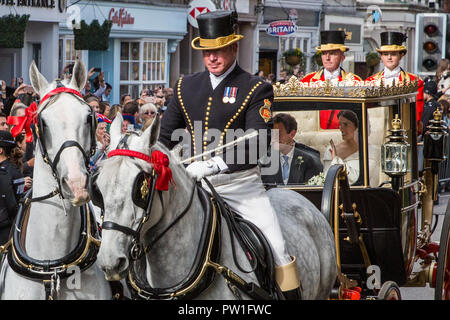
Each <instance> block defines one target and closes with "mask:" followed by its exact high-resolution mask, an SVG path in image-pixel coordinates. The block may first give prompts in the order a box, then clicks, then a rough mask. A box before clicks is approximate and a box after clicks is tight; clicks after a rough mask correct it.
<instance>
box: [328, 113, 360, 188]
mask: <svg viewBox="0 0 450 320" xmlns="http://www.w3.org/2000/svg"><path fill="white" fill-rule="evenodd" d="M337 118H338V120H339V130H340V131H341V135H342V142H341V143H339V144H338V145H335V144H334V142H333V140H330V147H329V148H328V149H327V150H326V151H325V153H324V156H323V167H324V171H325V173H326V172H327V171H328V168H330V166H332V165H334V164H345V166H346V168H347V175H348V182H349V183H350V184H353V183H355V182H356V181H357V180H358V177H359V152H358V151H359V148H358V141H357V139H358V138H357V132H358V130H357V129H358V117H357V116H356V114H355V113H354V112H353V111H350V110H342V111H340V112H339V113H338V115H337Z"/></svg>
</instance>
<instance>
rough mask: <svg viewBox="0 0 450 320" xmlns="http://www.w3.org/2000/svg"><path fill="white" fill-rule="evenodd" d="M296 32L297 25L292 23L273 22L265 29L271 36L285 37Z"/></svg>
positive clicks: (286, 21)
mask: <svg viewBox="0 0 450 320" xmlns="http://www.w3.org/2000/svg"><path fill="white" fill-rule="evenodd" d="M295 31H297V25H295V24H294V22H292V21H288V20H282V21H273V22H271V23H270V24H269V26H268V27H267V28H266V32H267V33H268V34H270V35H271V36H287V35H289V34H292V33H294V32H295Z"/></svg>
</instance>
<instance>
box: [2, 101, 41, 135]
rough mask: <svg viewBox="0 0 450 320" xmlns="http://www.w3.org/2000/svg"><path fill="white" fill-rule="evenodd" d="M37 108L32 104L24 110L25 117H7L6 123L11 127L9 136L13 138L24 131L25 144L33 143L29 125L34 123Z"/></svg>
mask: <svg viewBox="0 0 450 320" xmlns="http://www.w3.org/2000/svg"><path fill="white" fill-rule="evenodd" d="M36 115H37V106H36V103H35V102H33V103H32V104H31V105H30V106H29V107H28V108H26V109H25V116H23V117H17V116H9V117H8V118H7V119H6V123H7V124H9V125H12V126H13V128H12V129H11V134H12V135H13V137H14V138H15V137H17V136H18V135H19V134H21V133H22V132H23V130H24V129H25V134H26V140H27V142H32V141H33V132H32V131H31V124H32V123H36Z"/></svg>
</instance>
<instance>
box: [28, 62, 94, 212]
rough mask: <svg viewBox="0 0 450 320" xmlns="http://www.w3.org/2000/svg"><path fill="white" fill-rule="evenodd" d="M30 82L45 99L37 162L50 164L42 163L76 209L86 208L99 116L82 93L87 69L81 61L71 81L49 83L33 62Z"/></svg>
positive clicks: (41, 106)
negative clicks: (90, 162)
mask: <svg viewBox="0 0 450 320" xmlns="http://www.w3.org/2000/svg"><path fill="white" fill-rule="evenodd" d="M30 79H31V84H32V86H33V88H34V90H35V91H36V92H37V93H38V94H39V96H40V97H41V103H40V104H39V107H38V109H37V124H36V126H37V130H36V131H37V136H38V141H37V145H38V147H37V150H39V151H40V152H39V151H37V154H38V155H37V157H36V161H39V163H38V165H39V164H41V165H42V166H43V167H44V166H46V165H45V164H43V162H41V161H42V160H43V161H45V162H46V163H47V164H48V165H49V166H47V168H48V167H50V169H51V171H50V172H51V174H52V175H53V176H54V177H55V179H56V180H57V183H58V187H59V192H60V193H61V195H62V196H63V197H64V198H65V199H68V200H70V202H71V203H72V205H74V206H80V205H83V204H85V203H87V202H88V201H89V194H88V191H87V182H88V177H89V173H88V165H89V157H90V152H91V151H92V150H93V147H95V143H96V142H95V134H93V133H94V132H95V126H96V119H95V114H94V112H93V111H92V109H91V108H90V107H89V105H87V104H86V103H85V102H84V100H83V99H82V98H81V94H80V93H79V92H80V91H81V90H82V89H83V88H84V85H85V84H86V80H87V75H86V68H85V66H84V64H83V62H81V61H80V60H77V62H76V63H75V65H74V68H73V76H72V79H71V80H70V81H59V80H56V81H54V82H52V83H48V82H47V80H46V79H45V77H44V76H43V75H42V74H41V73H40V72H39V70H38V69H37V67H36V64H35V63H34V61H33V62H32V64H31V66H30ZM94 150H95V149H94ZM40 171H41V170H40ZM47 171H49V170H47Z"/></svg>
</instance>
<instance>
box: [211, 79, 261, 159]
mask: <svg viewBox="0 0 450 320" xmlns="http://www.w3.org/2000/svg"><path fill="white" fill-rule="evenodd" d="M261 84H262V81H258V83H256V84H255V85H254V86H253V88H252V89H251V90H250V91H249V93H248V94H247V97H245V99H244V102H242V105H241V107H240V108H239V109H238V111H237V112H236V113H235V115H234V116H233V117H231V119H230V120H229V121H228V122H227V125H226V126H225V128H224V129H223V131H222V135H221V136H220V142H219V147H220V146H221V145H222V144H223V138H224V137H225V134H226V133H227V131H228V129H229V128H230V126H231V124H232V123H233V122H234V120H236V118H237V117H238V116H239V114H240V113H241V112H242V110H244V108H245V106H246V105H247V103H248V101H249V100H250V97H251V95H252V94H253V92H255V90H256V88H258V87H259V86H260V85H261ZM204 148H205V149H206V146H205V147H204ZM220 153H222V150H219V151H217V154H220Z"/></svg>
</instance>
